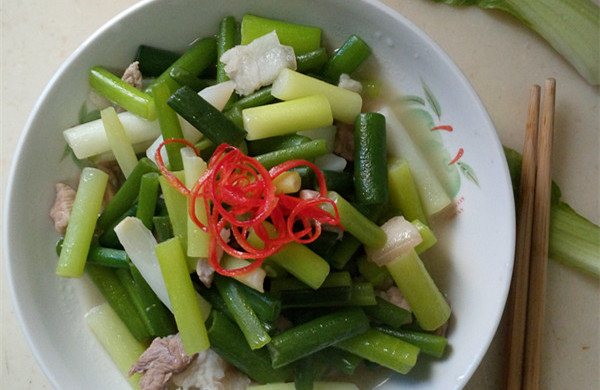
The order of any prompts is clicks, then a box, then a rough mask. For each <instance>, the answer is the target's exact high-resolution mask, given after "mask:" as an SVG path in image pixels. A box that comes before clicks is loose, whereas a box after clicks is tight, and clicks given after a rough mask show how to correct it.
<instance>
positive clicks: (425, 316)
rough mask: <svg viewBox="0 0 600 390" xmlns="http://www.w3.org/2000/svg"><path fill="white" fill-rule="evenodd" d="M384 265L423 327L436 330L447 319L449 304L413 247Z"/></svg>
mask: <svg viewBox="0 0 600 390" xmlns="http://www.w3.org/2000/svg"><path fill="white" fill-rule="evenodd" d="M386 267H387V269H388V271H389V272H390V274H391V275H392V278H393V279H394V282H396V285H397V286H398V288H399V289H400V291H402V294H403V295H404V299H406V302H408V304H409V306H410V308H411V309H412V311H413V313H414V315H415V317H416V318H417V321H419V324H420V325H421V327H422V328H423V329H424V330H428V331H432V330H435V329H437V328H439V327H440V326H442V325H443V324H445V323H446V322H447V321H448V318H450V306H449V305H448V302H447V301H446V299H445V298H444V296H443V295H442V293H441V292H440V290H439V289H438V288H437V286H436V285H435V282H434V281H433V279H432V278H431V276H430V275H429V272H427V269H426V268H425V265H424V264H423V262H422V261H421V259H420V258H419V255H417V253H416V252H415V251H414V250H410V251H409V252H408V253H407V254H406V255H404V256H402V257H399V258H397V259H396V260H393V261H392V262H390V263H388V264H386Z"/></svg>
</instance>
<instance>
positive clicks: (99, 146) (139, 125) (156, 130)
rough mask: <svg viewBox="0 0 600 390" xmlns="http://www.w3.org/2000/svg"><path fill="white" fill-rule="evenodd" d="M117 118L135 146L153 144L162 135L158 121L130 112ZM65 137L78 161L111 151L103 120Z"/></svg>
mask: <svg viewBox="0 0 600 390" xmlns="http://www.w3.org/2000/svg"><path fill="white" fill-rule="evenodd" d="M117 116H118V117H119V121H120V122H121V124H122V125H123V129H124V130H125V134H126V135H127V138H128V139H129V141H130V142H131V143H132V144H134V145H135V144H139V143H146V142H152V141H153V140H154V139H156V137H158V136H159V135H160V126H159V124H158V121H157V120H153V121H149V120H146V119H144V118H140V117H139V116H137V115H135V114H132V113H130V112H121V113H119V114H117ZM63 136H64V137H65V140H66V141H67V144H68V145H69V147H70V148H71V149H72V150H73V153H75V156H76V157H77V158H78V159H84V158H88V157H91V156H95V155H99V154H102V153H106V152H109V151H110V150H111V149H110V143H109V142H108V138H107V137H106V131H105V130H104V124H103V123H102V120H101V119H97V120H94V121H91V122H87V123H84V124H81V125H77V126H74V127H71V128H69V129H66V130H65V131H63Z"/></svg>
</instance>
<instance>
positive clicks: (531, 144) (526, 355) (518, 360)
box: [506, 79, 556, 390]
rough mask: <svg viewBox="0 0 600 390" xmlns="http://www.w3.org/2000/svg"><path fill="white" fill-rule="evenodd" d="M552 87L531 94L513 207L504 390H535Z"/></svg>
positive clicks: (545, 252)
mask: <svg viewBox="0 0 600 390" xmlns="http://www.w3.org/2000/svg"><path fill="white" fill-rule="evenodd" d="M555 94H556V81H555V80H554V79H547V80H546V82H545V85H544V99H543V107H542V114H541V127H540V123H539V122H540V86H539V85H534V86H533V87H532V88H531V95H530V100H529V116H528V120H527V128H526V134H525V143H524V147H523V162H522V166H521V167H522V168H521V169H522V170H521V181H520V187H519V198H518V204H517V242H516V248H515V264H514V270H513V279H512V284H511V289H510V295H509V308H511V309H512V312H510V317H509V329H508V337H509V342H508V347H509V351H508V375H507V386H506V389H507V390H521V389H526V390H535V389H539V388H540V369H541V356H542V337H543V331H544V312H545V310H544V308H545V294H546V265H547V262H548V235H549V229H550V194H551V183H552V178H551V174H550V167H551V164H550V155H551V149H552V136H553V130H554V105H555ZM538 128H539V130H538Z"/></svg>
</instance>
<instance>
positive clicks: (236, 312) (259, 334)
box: [214, 275, 271, 350]
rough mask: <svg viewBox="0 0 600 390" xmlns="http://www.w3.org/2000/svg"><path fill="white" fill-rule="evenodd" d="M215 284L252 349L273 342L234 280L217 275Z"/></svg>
mask: <svg viewBox="0 0 600 390" xmlns="http://www.w3.org/2000/svg"><path fill="white" fill-rule="evenodd" d="M214 283H215V285H216V286H217V290H218V291H219V294H221V297H223V300H224V301H225V305H226V306H227V308H228V309H229V312H230V313H231V315H232V316H233V318H234V320H235V322H236V324H237V325H238V327H239V328H240V329H241V331H242V333H243V334H244V338H245V339H246V342H247V343H248V345H249V346H250V349H253V350H255V349H259V348H262V347H264V346H265V345H266V344H267V343H269V342H270V341H271V336H269V334H268V333H267V331H266V330H265V328H264V326H263V323H262V321H261V320H260V319H259V318H258V316H257V315H256V312H255V311H254V309H253V308H252V306H251V305H250V303H249V302H248V300H247V299H246V295H245V294H244V292H243V290H242V289H241V287H240V286H239V282H237V281H236V280H235V279H233V278H229V277H226V276H221V275H215V278H214Z"/></svg>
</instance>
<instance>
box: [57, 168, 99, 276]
mask: <svg viewBox="0 0 600 390" xmlns="http://www.w3.org/2000/svg"><path fill="white" fill-rule="evenodd" d="M107 182H108V175H107V174H106V173H105V172H103V171H101V170H99V169H96V168H89V167H88V168H84V169H83V171H82V172H81V178H80V180H79V187H78V188H77V194H76V195H75V201H74V203H73V209H72V211H71V216H70V219H69V225H68V226H67V231H66V233H65V238H64V241H63V246H62V250H61V252H60V256H59V257H58V264H57V265H56V274H57V275H59V276H63V277H66V278H78V277H80V276H81V275H82V274H83V270H84V268H85V263H86V259H87V256H88V252H89V250H90V244H91V243H92V238H93V236H94V231H95V228H96V221H97V220H98V213H99V212H100V208H101V206H102V199H103V198H104V191H105V189H106V184H107Z"/></svg>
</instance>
